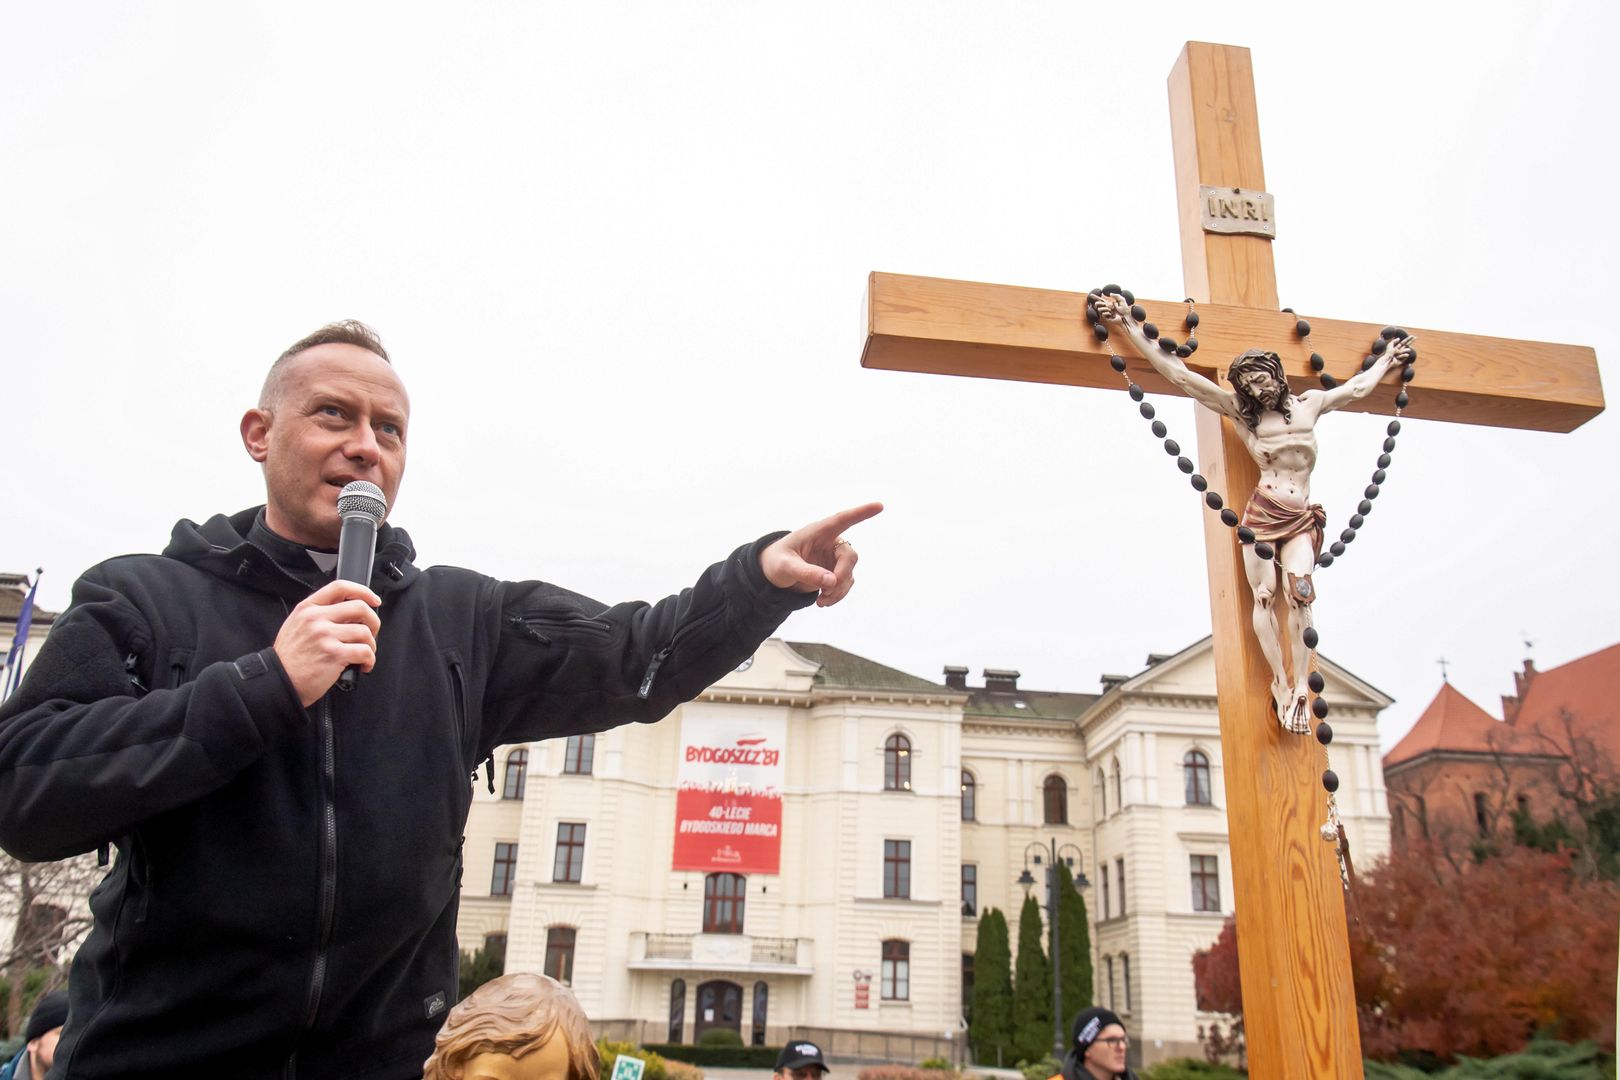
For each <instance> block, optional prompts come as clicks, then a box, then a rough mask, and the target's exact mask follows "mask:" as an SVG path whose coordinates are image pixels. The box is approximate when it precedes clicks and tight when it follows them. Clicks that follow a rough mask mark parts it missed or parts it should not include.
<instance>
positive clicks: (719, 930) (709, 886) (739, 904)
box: [688, 874, 748, 934]
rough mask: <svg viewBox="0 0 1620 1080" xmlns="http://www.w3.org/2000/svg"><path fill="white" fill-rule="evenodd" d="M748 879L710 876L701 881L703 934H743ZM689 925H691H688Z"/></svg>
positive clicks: (739, 875) (735, 875)
mask: <svg viewBox="0 0 1620 1080" xmlns="http://www.w3.org/2000/svg"><path fill="white" fill-rule="evenodd" d="M747 895H748V879H747V878H745V877H743V876H742V875H741V874H710V875H708V876H707V877H705V878H704V879H703V932H704V933H705V934H740V933H742V932H743V904H744V903H745V902H746V900H747ZM688 925H691V924H688Z"/></svg>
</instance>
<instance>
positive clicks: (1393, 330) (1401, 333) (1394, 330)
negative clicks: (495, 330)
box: [1378, 326, 1406, 341]
mask: <svg viewBox="0 0 1620 1080" xmlns="http://www.w3.org/2000/svg"><path fill="white" fill-rule="evenodd" d="M1378 336H1379V337H1381V338H1383V339H1384V340H1385V341H1394V340H1395V339H1396V338H1403V337H1405V336H1406V331H1405V330H1402V329H1401V328H1400V327H1398V326H1386V327H1384V329H1383V330H1381V331H1379V334H1378Z"/></svg>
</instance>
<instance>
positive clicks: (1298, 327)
mask: <svg viewBox="0 0 1620 1080" xmlns="http://www.w3.org/2000/svg"><path fill="white" fill-rule="evenodd" d="M1294 333H1296V334H1298V335H1299V336H1300V337H1310V336H1311V324H1310V323H1308V322H1306V321H1305V320H1304V319H1301V320H1299V322H1297V323H1295V324H1294Z"/></svg>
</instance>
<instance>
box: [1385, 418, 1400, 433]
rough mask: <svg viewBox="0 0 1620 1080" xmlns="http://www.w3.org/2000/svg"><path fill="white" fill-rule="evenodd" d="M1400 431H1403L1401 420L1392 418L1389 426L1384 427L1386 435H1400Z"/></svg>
mask: <svg viewBox="0 0 1620 1080" xmlns="http://www.w3.org/2000/svg"><path fill="white" fill-rule="evenodd" d="M1400 433H1401V422H1400V421H1399V420H1391V421H1390V422H1389V427H1387V428H1385V429H1384V434H1385V435H1399V434H1400Z"/></svg>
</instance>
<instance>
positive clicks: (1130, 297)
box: [1119, 289, 1136, 304]
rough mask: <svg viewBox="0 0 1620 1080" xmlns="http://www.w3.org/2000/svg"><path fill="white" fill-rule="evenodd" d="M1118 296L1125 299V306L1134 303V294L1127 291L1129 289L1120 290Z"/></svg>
mask: <svg viewBox="0 0 1620 1080" xmlns="http://www.w3.org/2000/svg"><path fill="white" fill-rule="evenodd" d="M1119 295H1121V296H1123V297H1124V298H1125V302H1126V303H1127V304H1134V303H1136V294H1135V293H1133V292H1131V290H1129V289H1121V290H1119Z"/></svg>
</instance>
